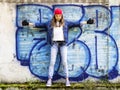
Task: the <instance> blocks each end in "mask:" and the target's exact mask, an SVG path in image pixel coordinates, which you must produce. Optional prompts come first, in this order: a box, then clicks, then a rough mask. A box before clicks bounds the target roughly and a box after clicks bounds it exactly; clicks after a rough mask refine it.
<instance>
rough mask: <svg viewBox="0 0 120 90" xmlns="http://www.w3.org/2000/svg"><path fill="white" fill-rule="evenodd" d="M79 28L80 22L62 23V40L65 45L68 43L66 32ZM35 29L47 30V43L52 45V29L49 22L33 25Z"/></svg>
mask: <svg viewBox="0 0 120 90" xmlns="http://www.w3.org/2000/svg"><path fill="white" fill-rule="evenodd" d="M79 26H80V21H78V22H74V23H73V22H68V21H66V20H65V21H64V26H63V34H64V40H65V43H68V30H69V28H71V27H79ZM35 27H45V28H46V29H47V43H48V44H50V45H52V44H53V41H52V38H53V27H52V25H51V22H50V21H49V22H48V23H44V24H40V23H35Z"/></svg>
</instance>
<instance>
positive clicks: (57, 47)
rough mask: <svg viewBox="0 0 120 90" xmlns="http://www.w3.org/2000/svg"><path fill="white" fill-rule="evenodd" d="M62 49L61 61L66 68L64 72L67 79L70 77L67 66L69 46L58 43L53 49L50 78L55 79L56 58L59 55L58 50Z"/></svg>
mask: <svg viewBox="0 0 120 90" xmlns="http://www.w3.org/2000/svg"><path fill="white" fill-rule="evenodd" d="M59 48H60V54H61V59H62V64H63V67H64V72H65V75H66V77H68V65H67V45H65V44H64V45H61V46H59V44H58V43H57V42H56V43H54V44H53V45H52V47H51V58H50V66H49V72H48V74H49V75H48V78H51V79H52V78H53V73H54V65H55V62H56V57H57V53H58V49H59Z"/></svg>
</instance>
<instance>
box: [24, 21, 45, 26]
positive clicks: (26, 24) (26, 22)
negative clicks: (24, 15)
mask: <svg viewBox="0 0 120 90" xmlns="http://www.w3.org/2000/svg"><path fill="white" fill-rule="evenodd" d="M22 26H30V27H35V28H40V27H46V23H31V22H28V21H27V20H23V21H22Z"/></svg>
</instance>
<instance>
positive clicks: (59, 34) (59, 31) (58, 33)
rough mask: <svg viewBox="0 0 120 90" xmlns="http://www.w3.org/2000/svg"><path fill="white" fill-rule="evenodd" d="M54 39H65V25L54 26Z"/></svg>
mask: <svg viewBox="0 0 120 90" xmlns="http://www.w3.org/2000/svg"><path fill="white" fill-rule="evenodd" d="M53 41H64V34H63V26H61V27H54V28H53Z"/></svg>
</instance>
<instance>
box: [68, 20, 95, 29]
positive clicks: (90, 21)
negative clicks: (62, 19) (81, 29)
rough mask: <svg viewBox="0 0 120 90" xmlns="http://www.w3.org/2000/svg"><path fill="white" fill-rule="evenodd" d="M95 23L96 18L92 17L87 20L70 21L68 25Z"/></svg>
mask: <svg viewBox="0 0 120 90" xmlns="http://www.w3.org/2000/svg"><path fill="white" fill-rule="evenodd" d="M93 23H94V20H93V19H91V18H90V19H88V20H87V21H81V22H80V21H78V22H68V27H77V26H81V25H84V24H93Z"/></svg>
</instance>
